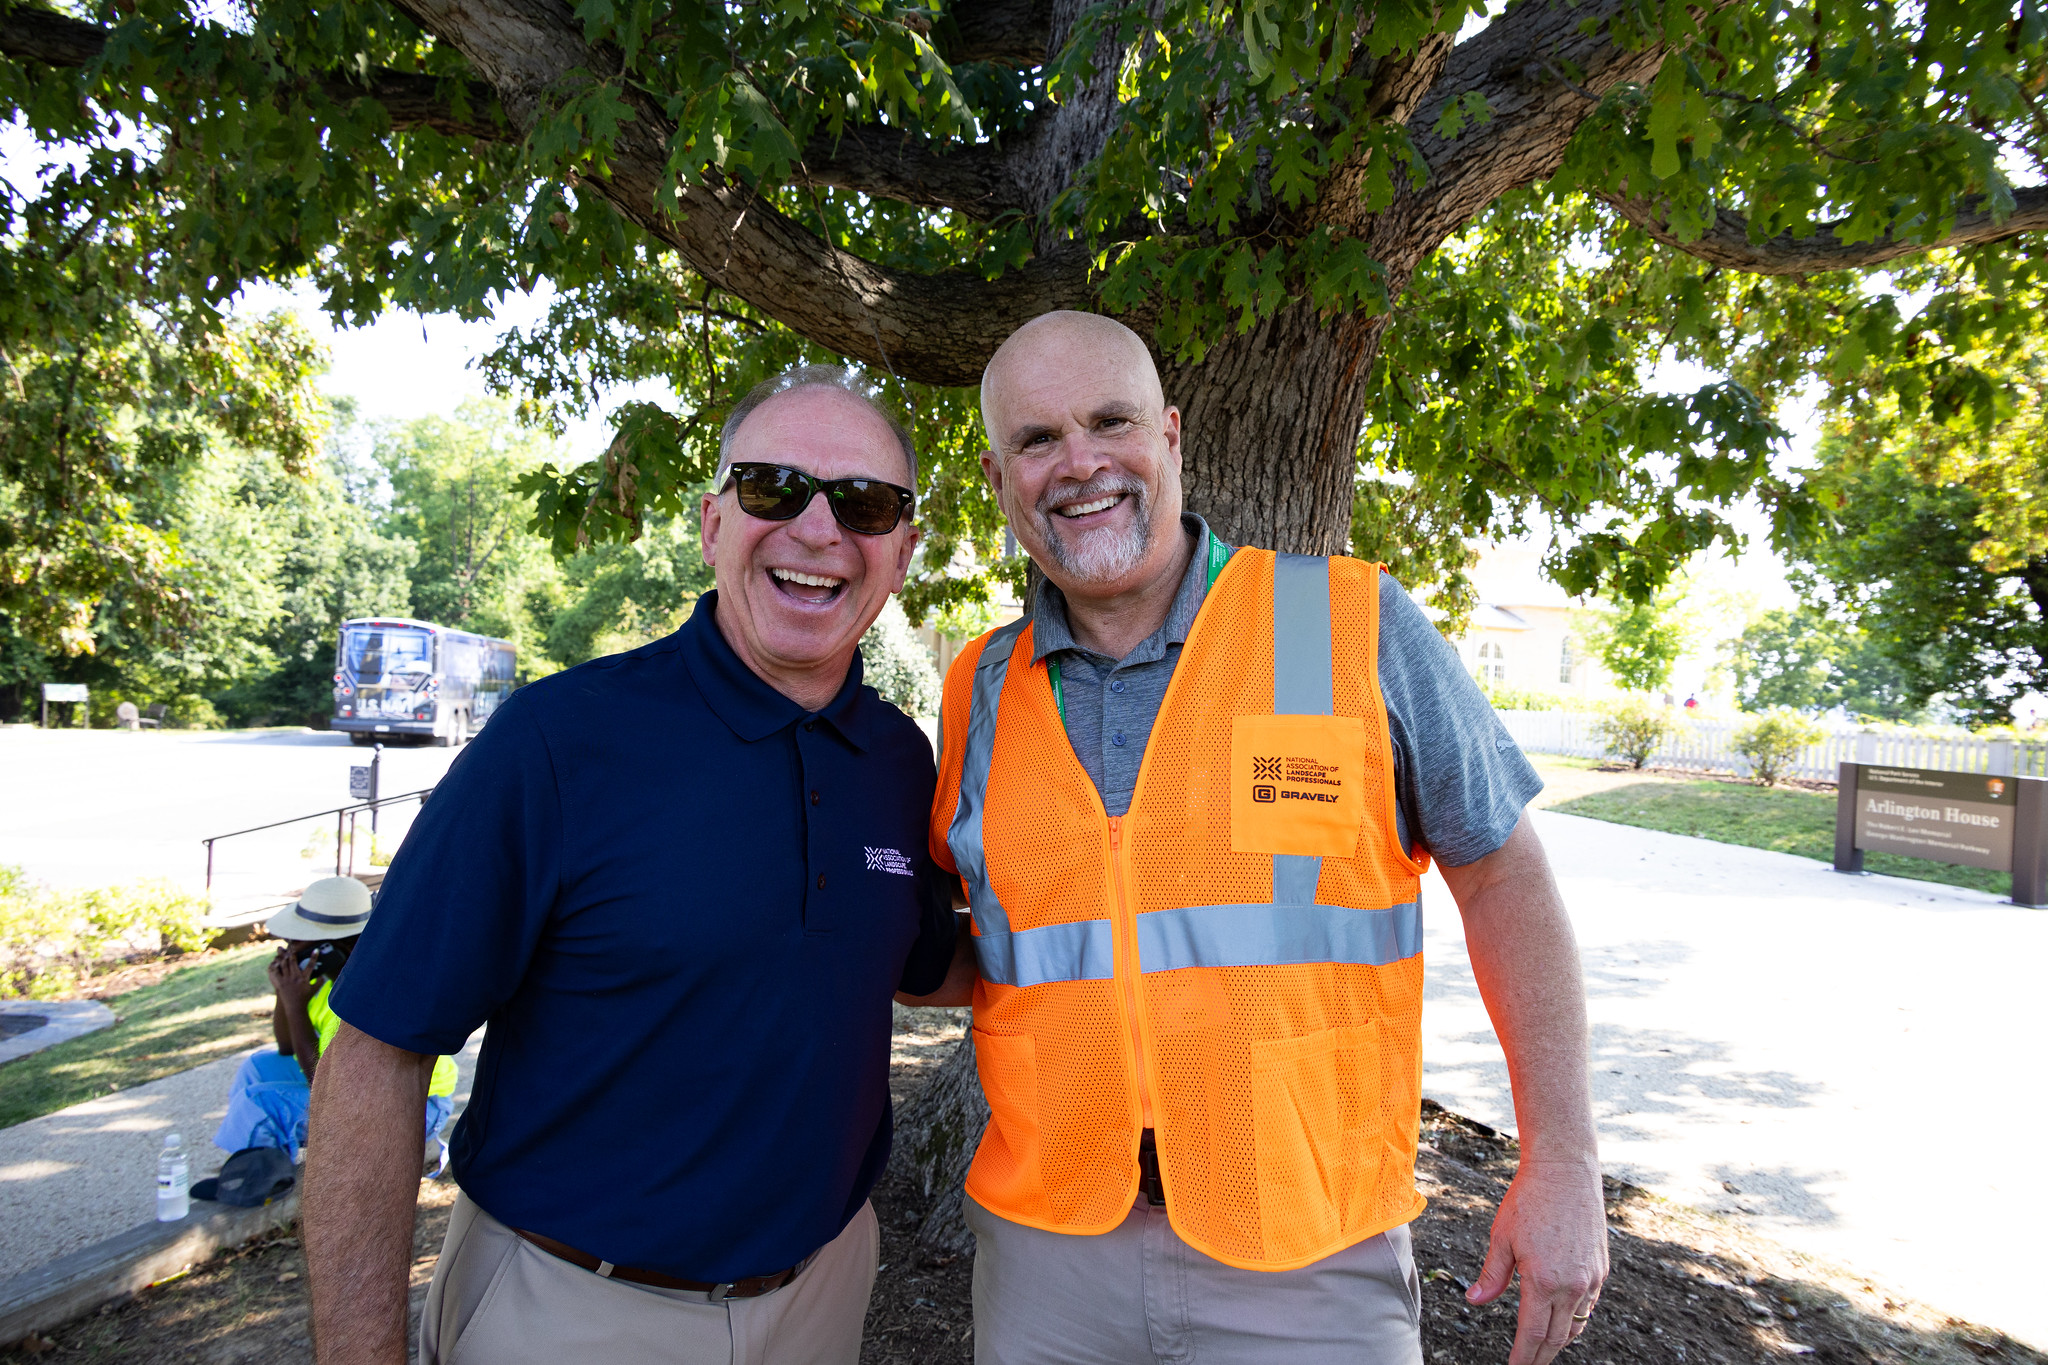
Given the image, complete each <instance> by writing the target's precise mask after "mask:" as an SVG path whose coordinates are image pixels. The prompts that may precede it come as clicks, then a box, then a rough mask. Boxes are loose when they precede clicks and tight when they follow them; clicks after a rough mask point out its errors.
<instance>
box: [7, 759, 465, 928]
mask: <svg viewBox="0 0 2048 1365" xmlns="http://www.w3.org/2000/svg"><path fill="white" fill-rule="evenodd" d="M457 752H459V751H458V750H454V749H435V748H423V749H413V748H406V749H387V750H386V751H385V754H384V760H383V766H382V773H381V778H380V781H381V784H382V788H383V791H384V793H385V794H387V795H391V794H396V793H399V792H407V791H413V790H416V789H418V788H421V787H428V786H432V785H433V784H434V783H435V782H437V781H438V780H439V779H440V777H441V774H442V773H444V772H446V771H447V770H448V764H449V763H450V762H452V761H453V760H454V756H455V754H456V753H457ZM369 755H370V751H369V750H367V749H360V748H356V747H355V746H353V745H351V744H350V743H349V742H348V736H346V735H343V734H337V733H334V732H332V731H315V730H254V731H250V730H243V731H228V732H203V731H177V730H172V731H154V730H144V731H139V732H137V731H125V730H73V731H62V730H55V731H53V730H36V729H34V728H32V727H28V726H12V725H10V726H4V727H0V772H4V773H5V774H6V775H7V777H6V781H5V782H4V783H0V863H17V864H20V865H21V866H23V867H25V868H26V869H27V870H28V872H29V875H30V876H32V877H35V878H38V879H40V880H43V881H46V882H50V883H52V884H54V885H59V886H104V885H107V884H109V883H117V882H126V881H133V880H136V879H139V878H143V877H168V878H170V879H172V880H174V881H177V882H179V883H181V884H184V885H187V886H189V887H191V888H192V889H194V890H197V889H198V888H199V887H200V885H201V884H203V882H204V880H205V872H206V855H205V850H204V849H203V848H202V846H201V844H200V840H201V839H203V838H205V837H206V836H208V835H212V834H223V833H226V832H227V831H229V830H235V829H242V828H245V827H247V826H250V825H260V824H265V823H267V822H269V821H272V820H283V819H287V818H289V817H292V816H298V815H307V814H311V813H312V812H314V811H319V810H330V809H332V808H334V807H336V806H340V805H343V804H346V803H347V802H348V800H349V794H348V770H349V767H350V765H352V764H357V763H367V762H369ZM412 809H413V808H403V809H397V810H393V811H389V812H385V813H384V814H383V815H382V816H380V819H379V825H380V829H379V836H380V840H381V841H382V842H383V843H384V844H386V845H387V846H390V845H395V844H396V842H397V840H396V837H394V836H397V835H401V834H402V833H403V831H404V829H405V827H406V826H407V825H408V824H409V823H410V822H411V818H412ZM365 837H366V836H365ZM309 848H311V849H312V850H313V851H314V854H315V856H313V857H306V856H302V855H303V854H305V853H306V851H307V850H308V849H309ZM359 848H360V849H361V851H362V852H363V853H364V854H365V855H367V853H368V851H369V849H368V846H367V843H366V842H362V843H359ZM333 858H334V827H333V825H332V824H331V823H324V822H323V823H318V824H298V825H293V826H290V827H288V828H285V829H281V830H273V831H269V832H266V833H263V834H255V835H249V836H246V837H244V838H241V839H232V840H228V841H227V842H224V843H222V844H220V845H219V846H218V849H217V852H216V870H217V873H218V876H217V887H218V889H220V890H221V891H222V892H223V893H224V898H233V897H237V896H240V897H249V896H264V895H269V896H273V897H274V896H275V895H277V894H278V893H280V892H286V891H293V890H296V889H297V888H298V887H300V886H302V885H304V884H305V881H306V879H307V878H308V877H317V876H320V875H321V874H322V873H323V872H324V873H328V874H331V873H332V872H333V871H334V862H333ZM366 865H367V860H366V859H365V861H364V862H362V863H359V864H358V866H359V867H363V866H366Z"/></svg>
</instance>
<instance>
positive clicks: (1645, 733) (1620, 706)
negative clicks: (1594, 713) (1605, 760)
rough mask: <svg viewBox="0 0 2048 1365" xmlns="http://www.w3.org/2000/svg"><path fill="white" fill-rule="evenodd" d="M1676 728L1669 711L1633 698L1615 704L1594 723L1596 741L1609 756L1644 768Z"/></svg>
mask: <svg viewBox="0 0 2048 1365" xmlns="http://www.w3.org/2000/svg"><path fill="white" fill-rule="evenodd" d="M1676 728H1677V727H1675V726H1674V725H1673V724H1672V723H1671V716H1670V713H1669V712H1668V710H1667V709H1666V708H1664V707H1662V706H1658V705H1656V704H1654V703H1652V702H1648V701H1644V700H1643V699H1642V698H1640V697H1631V698H1629V699H1628V700H1627V701H1619V702H1615V703H1613V704H1611V705H1610V706H1608V708H1607V711H1606V714H1604V715H1602V716H1601V717H1600V719H1599V720H1597V721H1595V722H1593V738H1595V739H1597V740H1599V741H1600V743H1601V745H1602V746H1603V747H1604V748H1605V749H1606V750H1607V752H1608V753H1610V754H1613V755H1614V756H1616V757H1618V758H1625V759H1627V760H1628V761H1629V766H1630V767H1634V768H1640V767H1642V766H1643V765H1644V764H1645V763H1648V762H1649V761H1650V755H1652V754H1654V753H1656V752H1657V749H1658V747H1659V746H1660V745H1662V744H1663V743H1664V740H1665V738H1666V737H1667V736H1669V735H1670V734H1671V732H1672V731H1673V730H1674V729H1676Z"/></svg>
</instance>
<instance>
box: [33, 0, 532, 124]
mask: <svg viewBox="0 0 2048 1365" xmlns="http://www.w3.org/2000/svg"><path fill="white" fill-rule="evenodd" d="M106 48H107V31H106V30H105V29H102V28H100V27H98V26H97V25H94V24H88V23H85V22H82V21H81V20H77V19H72V18H69V17H67V16H65V15H62V14H56V13H53V12H51V11H49V10H41V9H30V8H27V7H26V6H22V5H10V6H8V7H7V8H6V9H5V10H0V54H4V55H5V56H7V57H9V58H11V59H12V60H14V61H17V62H39V63H41V64H42V65H44V66H55V67H79V66H85V65H88V64H89V63H91V62H94V61H97V60H98V59H99V57H100V55H101V54H102V53H104V52H105V51H106ZM300 88H301V89H307V88H312V89H318V90H319V91H320V92H321V93H322V94H324V95H325V96H327V98H328V99H330V100H333V101H334V102H335V103H337V104H350V103H353V102H354V101H356V100H359V99H372V100H375V101H377V103H379V104H381V105H383V106H384V109H385V112H386V113H387V114H389V115H390V117H391V126H392V127H393V128H395V129H399V130H401V131H403V130H407V129H413V128H432V129H433V130H434V131H435V132H438V133H443V134H446V135H448V136H451V137H474V138H481V139H484V140H486V141H493V140H503V139H505V138H506V137H508V136H509V134H510V130H509V129H508V128H507V126H506V124H505V121H504V118H503V115H502V114H501V112H500V111H499V109H498V96H497V92H496V91H494V90H492V89H491V88H490V87H489V86H487V85H485V84H483V83H482V82H480V81H451V80H447V79H443V78H441V77H437V76H429V75H424V74H422V73H420V72H416V71H391V70H386V69H383V68H378V69H375V70H372V71H370V72H368V73H367V75H366V76H364V77H363V78H361V79H357V78H354V77H350V76H342V75H333V76H325V77H321V78H319V79H317V80H311V81H307V82H305V83H304V84H303V85H302V86H301V87H300ZM451 90H455V91H459V92H460V93H461V94H462V95H463V96H464V99H463V103H464V104H465V105H466V106H467V107H466V108H465V109H464V111H463V112H462V113H460V114H458V113H457V112H456V107H455V102H454V101H451V100H450V99H449V98H448V96H449V94H450V92H451Z"/></svg>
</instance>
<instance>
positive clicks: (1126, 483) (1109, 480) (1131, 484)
mask: <svg viewBox="0 0 2048 1365" xmlns="http://www.w3.org/2000/svg"><path fill="white" fill-rule="evenodd" d="M1119 493H1127V494H1129V495H1130V496H1132V497H1134V498H1136V499H1138V500H1139V502H1140V503H1142V502H1143V501H1144V500H1145V494H1146V489H1145V482H1144V480H1142V479H1139V478H1136V477H1135V476H1133V475H1130V474H1118V473H1113V472H1111V471H1109V470H1104V471H1103V472H1102V473H1100V474H1097V475H1095V476H1094V477H1093V478H1091V479H1089V480H1088V481H1087V482H1086V483H1077V484H1066V485H1063V486H1060V487H1055V488H1048V489H1046V490H1045V492H1043V493H1041V494H1039V495H1038V509H1037V510H1038V514H1039V515H1040V516H1041V517H1045V518H1047V519H1048V520H1049V519H1051V518H1053V517H1056V516H1058V515H1059V512H1058V509H1059V508H1061V507H1071V506H1073V505H1074V504H1075V503H1077V502H1094V501H1096V500H1097V499H1098V498H1109V497H1115V496H1116V495H1117V494H1119Z"/></svg>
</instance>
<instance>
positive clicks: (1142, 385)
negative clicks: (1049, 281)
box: [981, 309, 1166, 452]
mask: <svg viewBox="0 0 2048 1365" xmlns="http://www.w3.org/2000/svg"><path fill="white" fill-rule="evenodd" d="M1068 375H1093V376H1095V377H1097V378H1101V377H1105V376H1113V377H1114V378H1115V379H1116V380H1118V381H1121V383H1120V387H1122V388H1123V389H1124V390H1125V391H1126V392H1129V393H1131V394H1132V396H1133V397H1135V398H1138V399H1139V400H1140V401H1143V402H1144V403H1145V404H1146V405H1147V406H1149V407H1150V408H1152V409H1153V410H1154V411H1158V410H1160V409H1163V408H1164V407H1165V406H1166V395H1165V391H1164V390H1163V389H1162V388H1161V387H1160V384H1159V367H1158V366H1157V365H1155V364H1153V363H1152V352H1151V351H1149V350H1147V349H1146V348H1145V342H1144V339H1143V338H1141V337H1140V336H1139V335H1138V334H1137V333H1136V332H1133V331H1132V330H1131V329H1130V328H1128V327H1126V326H1124V325H1123V324H1122V323H1121V322H1118V321H1117V320H1116V319H1115V318H1106V317H1104V316H1102V315H1101V314H1100V313H1077V312H1074V311H1072V310H1069V309H1060V310H1057V311H1055V312H1051V313H1042V314H1040V315H1039V316H1038V317H1035V318H1033V319H1031V321H1029V322H1027V323H1025V324H1024V325H1023V326H1022V327H1019V328H1018V329H1017V330H1016V331H1014V332H1012V333H1010V336H1009V339H1008V340H1007V341H1005V342H1004V343H1003V344H1002V345H1000V346H998V347H997V348H996V353H995V354H994V355H993V356H990V357H989V362H988V366H987V368H986V369H984V370H982V372H981V424H982V429H983V430H984V431H985V432H987V434H988V443H989V447H990V449H992V450H995V451H997V452H1001V451H1002V450H1003V448H1004V447H1003V437H1004V435H1005V434H1006V433H1005V432H1004V431H1003V430H1002V429H1001V428H1000V427H999V426H998V425H997V421H998V413H999V411H1000V410H1002V409H1003V408H1004V407H1005V406H1006V400H1007V399H1008V398H1009V397H1010V396H1011V394H1013V393H1014V392H1015V391H1016V388H1017V386H1018V385H1020V384H1025V385H1031V384H1037V383H1044V382H1049V381H1050V382H1057V381H1058V380H1059V379H1060V378H1062V377H1064V376H1068Z"/></svg>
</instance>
